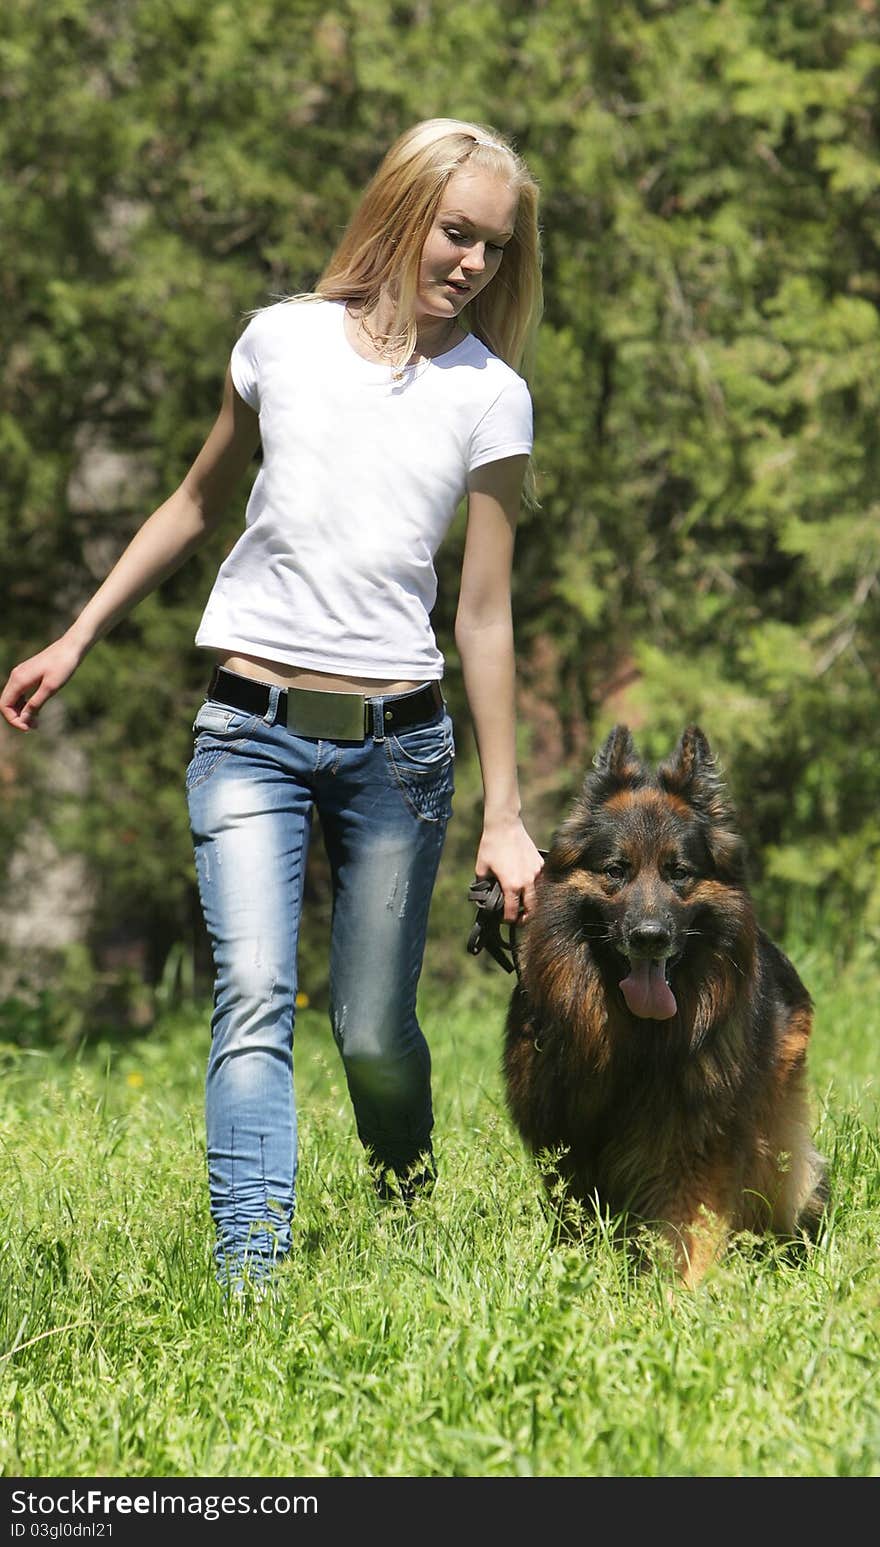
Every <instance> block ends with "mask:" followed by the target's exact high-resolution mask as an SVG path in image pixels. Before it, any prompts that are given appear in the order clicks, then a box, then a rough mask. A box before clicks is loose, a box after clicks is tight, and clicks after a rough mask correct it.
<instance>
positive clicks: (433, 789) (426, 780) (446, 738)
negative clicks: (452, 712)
mask: <svg viewBox="0 0 880 1547" xmlns="http://www.w3.org/2000/svg"><path fill="white" fill-rule="evenodd" d="M385 747H386V753H387V756H388V761H389V763H390V764H391V769H392V772H393V774H394V778H395V780H396V782H397V784H398V786H399V788H400V790H401V792H402V794H403V796H404V798H405V800H406V802H407V805H408V806H409V807H410V809H411V810H412V811H414V812H415V815H416V816H417V817H418V818H419V819H420V820H421V821H423V822H445V821H447V820H448V818H449V817H450V815H451V814H452V796H453V794H454V791H455V782H454V778H453V765H454V762H455V740H454V737H453V731H452V721H451V719H450V718H449V715H448V714H446V715H444V716H443V717H442V719H439V720H434V721H432V722H431V723H430V724H429V725H416V726H413V727H412V729H410V730H404V731H400V732H399V734H398V735H396V736H389V737H388V739H387V741H386V743H385Z"/></svg>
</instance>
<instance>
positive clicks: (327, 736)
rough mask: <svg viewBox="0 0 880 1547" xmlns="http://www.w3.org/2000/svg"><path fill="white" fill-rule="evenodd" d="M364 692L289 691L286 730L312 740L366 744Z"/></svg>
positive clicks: (304, 689) (307, 689) (289, 689)
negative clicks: (364, 741)
mask: <svg viewBox="0 0 880 1547" xmlns="http://www.w3.org/2000/svg"><path fill="white" fill-rule="evenodd" d="M364 702H365V700H364V696H363V694H362V693H320V692H317V691H315V690H314V689H312V688H288V689H287V729H288V730H289V731H292V732H293V734H294V736H307V737H308V738H309V740H310V741H363V740H364V739H365V737H366V733H367V732H366V723H365V715H364Z"/></svg>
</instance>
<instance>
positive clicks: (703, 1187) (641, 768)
mask: <svg viewBox="0 0 880 1547" xmlns="http://www.w3.org/2000/svg"><path fill="white" fill-rule="evenodd" d="M594 767H595V772H593V773H591V774H590V775H589V776H588V778H587V779H586V781H585V783H584V787H583V791H582V794H581V796H580V798H579V800H578V801H577V802H576V804H575V806H574V808H573V810H572V812H571V814H570V816H569V817H568V819H567V820H566V821H565V822H564V823H563V825H562V826H561V827H560V829H559V831H558V832H557V833H556V835H555V837H554V839H553V842H552V845H551V848H550V850H549V853H548V856H547V860H546V864H545V867H544V870H543V872H542V874H541V877H540V879H539V884H538V902H537V908H536V911H535V914H534V916H533V918H532V920H531V921H530V922H529V924H528V925H527V926H525V928H523V929H522V930H521V931H520V943H519V950H518V957H519V983H518V986H517V987H516V989H515V990H514V994H513V998H512V1001H511V1004H510V1009H509V1013H508V1018H507V1028H506V1035H505V1046H504V1059H503V1063H504V1075H505V1086H506V1094H507V1101H508V1106H509V1110H510V1113H511V1115H512V1117H513V1119H514V1122H515V1123H516V1125H517V1127H518V1129H519V1131H520V1133H521V1135H522V1137H523V1139H524V1141H525V1143H526V1145H527V1147H528V1148H529V1150H531V1151H532V1152H533V1153H534V1154H535V1155H539V1154H541V1152H544V1151H546V1152H548V1154H549V1155H550V1156H551V1157H552V1165H550V1164H549V1163H548V1165H547V1167H546V1169H545V1174H544V1179H545V1182H546V1183H547V1186H548V1190H549V1192H550V1194H551V1196H555V1197H556V1199H557V1201H558V1202H559V1201H560V1194H561V1198H562V1200H563V1203H564V1200H575V1202H576V1203H579V1204H581V1205H584V1209H582V1210H581V1211H580V1212H581V1214H583V1213H584V1211H585V1210H594V1209H596V1208H597V1207H598V1208H599V1209H601V1210H602V1211H604V1212H605V1213H608V1214H610V1215H612V1216H615V1217H616V1218H618V1219H623V1220H626V1219H629V1220H636V1221H641V1222H644V1223H645V1224H650V1225H653V1226H655V1227H656V1228H657V1229H658V1230H659V1231H660V1232H661V1233H662V1234H663V1235H664V1236H666V1237H667V1238H668V1239H669V1240H670V1241H671V1243H672V1249H673V1252H674V1255H675V1260H676V1265H677V1270H678V1273H679V1274H680V1276H681V1278H682V1280H683V1281H684V1282H685V1283H687V1284H690V1285H693V1284H696V1283H697V1282H698V1281H699V1280H700V1279H701V1277H702V1276H703V1274H704V1273H705V1271H706V1269H707V1267H708V1266H709V1264H710V1263H711V1261H712V1260H713V1259H714V1258H715V1257H716V1256H717V1254H718V1253H719V1251H720V1250H721V1249H722V1247H723V1246H724V1244H725V1243H726V1241H727V1239H728V1238H729V1236H730V1234H731V1233H733V1232H736V1231H740V1230H748V1231H751V1232H753V1233H756V1234H761V1233H764V1232H774V1233H776V1234H778V1235H780V1236H782V1237H785V1238H791V1239H797V1238H798V1237H800V1238H801V1239H803V1238H804V1237H810V1236H812V1237H814V1236H815V1234H816V1231H817V1229H818V1226H819V1222H820V1219H821V1216H822V1211H823V1207H824V1202H825V1197H826V1182H825V1167H824V1164H823V1161H822V1159H821V1157H820V1156H819V1155H818V1154H817V1153H816V1151H815V1149H814V1147H813V1143H812V1140H811V1135H810V1121H809V1113H808V1105H807V1092H806V1067H805V1065H806V1050H807V1042H808V1039H809V1036H810V1031H811V1027H812V1006H811V1001H810V997H809V994H808V993H807V990H806V989H805V988H804V985H803V984H802V982H801V980H800V978H799V977H798V974H797V972H796V971H795V969H794V967H793V966H792V964H791V962H790V961H789V960H788V959H787V957H785V956H784V955H783V954H782V952H781V951H780V950H779V949H778V948H777V947H776V946H775V945H774V944H773V942H772V941H771V940H769V939H768V937H767V936H766V935H765V934H764V933H763V931H762V930H761V929H760V928H759V927H758V925H757V923H756V921H755V916H754V910H753V905H752V901H751V898H750V895H749V891H748V887H747V883H746V879H745V868H744V861H745V857H744V849H743V843H742V840H741V838H740V837H739V835H738V834H737V831H736V829H735V825H734V821H733V816H732V812H731V809H730V806H729V803H728V800H727V797H726V794H725V791H724V789H723V786H722V783H721V780H720V777H719V774H718V770H717V767H716V764H715V761H714V759H713V757H712V754H711V751H710V748H709V744H708V742H707V740H706V738H705V736H704V735H703V733H702V731H701V730H700V729H699V727H697V726H690V727H689V728H688V729H687V730H686V731H685V732H684V734H683V735H682V737H681V740H680V742H679V745H678V747H677V748H676V750H675V752H674V753H673V754H672V756H671V757H670V758H668V759H667V761H666V762H664V763H661V765H660V766H659V767H658V768H657V770H656V771H655V772H652V771H651V770H650V769H648V768H647V767H646V766H645V764H644V763H643V762H642V761H641V759H640V757H639V755H638V754H637V752H636V750H635V748H634V746H633V742H632V738H631V736H630V733H629V731H628V729H627V727H626V726H625V725H619V726H617V727H616V728H615V729H614V730H613V731H612V732H611V735H610V736H609V737H608V739H607V741H606V742H605V745H604V746H603V748H602V749H601V751H600V752H599V753H598V755H597V757H596V758H595V760H594ZM567 1211H568V1214H569V1217H570V1216H571V1214H572V1212H573V1213H574V1214H577V1213H578V1210H577V1208H575V1209H574V1210H572V1209H571V1205H570V1202H569V1203H568V1205H567ZM563 1212H565V1207H563Z"/></svg>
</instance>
